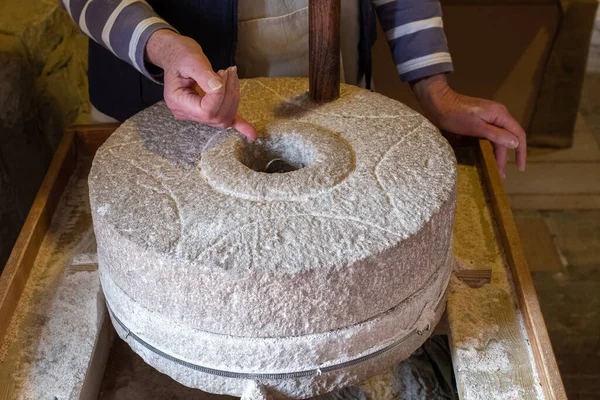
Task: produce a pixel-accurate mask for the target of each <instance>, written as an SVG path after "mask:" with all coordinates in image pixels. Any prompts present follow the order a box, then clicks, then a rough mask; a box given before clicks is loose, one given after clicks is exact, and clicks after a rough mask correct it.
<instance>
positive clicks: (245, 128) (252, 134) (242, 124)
mask: <svg viewBox="0 0 600 400" xmlns="http://www.w3.org/2000/svg"><path fill="white" fill-rule="evenodd" d="M231 126H232V127H233V128H234V129H235V130H237V131H238V132H239V133H241V134H242V135H244V136H246V137H247V138H248V139H252V140H254V139H256V137H257V136H258V134H257V133H256V129H254V127H253V126H252V125H250V124H249V123H248V121H246V120H245V119H244V118H242V117H240V116H239V115H236V116H235V118H234V119H233V124H232V125H231Z"/></svg>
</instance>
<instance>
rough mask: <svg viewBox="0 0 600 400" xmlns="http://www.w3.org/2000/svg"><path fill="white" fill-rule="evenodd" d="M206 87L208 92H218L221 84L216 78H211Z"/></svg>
mask: <svg viewBox="0 0 600 400" xmlns="http://www.w3.org/2000/svg"><path fill="white" fill-rule="evenodd" d="M208 87H209V88H210V90H218V89H221V88H222V87H223V82H221V80H220V79H218V78H211V79H209V80H208Z"/></svg>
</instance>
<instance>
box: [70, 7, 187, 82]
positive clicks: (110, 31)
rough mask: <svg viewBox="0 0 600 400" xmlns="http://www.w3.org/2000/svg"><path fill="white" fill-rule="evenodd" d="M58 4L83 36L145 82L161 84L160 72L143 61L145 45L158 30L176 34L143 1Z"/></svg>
mask: <svg viewBox="0 0 600 400" xmlns="http://www.w3.org/2000/svg"><path fill="white" fill-rule="evenodd" d="M61 4H62V6H63V7H64V9H65V10H67V12H68V13H69V15H71V18H73V20H74V21H75V22H76V23H77V24H78V25H79V27H80V28H81V30H82V31H83V33H85V34H86V35H87V36H89V37H90V38H92V39H93V40H94V41H96V42H97V43H99V44H101V45H102V46H104V47H105V48H106V49H108V50H109V51H111V52H112V53H113V54H115V55H116V56H117V57H119V58H120V59H122V60H124V61H126V62H127V63H129V64H131V65H132V66H133V67H135V68H136V69H137V70H138V71H140V72H141V73H142V74H144V75H145V76H146V77H148V78H149V79H151V80H153V81H154V82H156V83H162V82H161V81H162V72H157V71H156V70H158V68H152V67H151V66H150V65H149V64H148V65H147V63H146V61H145V60H144V53H145V49H146V44H147V43H148V39H149V38H150V36H151V35H152V34H153V33H154V32H156V31H157V30H159V29H171V30H173V31H176V30H175V29H174V28H173V27H172V26H171V25H169V24H168V23H167V22H166V21H165V20H163V19H162V18H160V17H159V16H158V15H157V14H156V13H155V12H154V10H153V9H152V7H150V5H149V4H148V3H146V1H145V0H61ZM149 67H150V69H152V72H151V71H150V70H149Z"/></svg>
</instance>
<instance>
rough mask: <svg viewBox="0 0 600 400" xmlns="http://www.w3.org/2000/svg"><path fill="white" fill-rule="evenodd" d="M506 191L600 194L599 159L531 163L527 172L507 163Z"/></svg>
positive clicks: (511, 193)
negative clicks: (596, 160)
mask: <svg viewBox="0 0 600 400" xmlns="http://www.w3.org/2000/svg"><path fill="white" fill-rule="evenodd" d="M506 176H507V178H506V179H505V181H504V185H505V189H506V193H507V194H509V195H513V194H548V193H553V194H555V193H559V194H578V195H583V194H594V195H600V178H599V177H600V162H565V163H558V162H549V163H530V164H528V165H527V168H526V169H525V171H524V172H521V171H519V170H517V167H516V165H514V164H508V165H507V166H506Z"/></svg>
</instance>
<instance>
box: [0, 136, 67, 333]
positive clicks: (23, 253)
mask: <svg viewBox="0 0 600 400" xmlns="http://www.w3.org/2000/svg"><path fill="white" fill-rule="evenodd" d="M73 138H74V133H73V132H67V133H66V134H65V135H64V136H63V138H62V140H61V142H60V144H59V146H58V149H57V151H56V153H55V155H54V158H53V159H52V162H51V163H50V167H49V168H48V172H47V173H46V176H45V177H44V180H43V182H42V185H41V186H40V189H39V191H38V193H37V196H36V197H35V200H34V201H33V205H32V206H31V210H30V211H29V214H28V215H27V219H26V220H25V224H23V228H22V229H21V233H20V234H19V237H18V238H17V241H16V242H15V246H14V247H13V250H12V252H11V255H10V257H9V259H8V261H7V263H6V266H5V267H4V272H3V273H2V276H0V342H2V340H3V339H4V336H5V334H6V331H7V330H8V327H9V325H10V321H11V319H12V316H13V314H14V312H15V309H16V307H17V304H18V303H19V299H20V297H21V293H22V292H23V289H24V287H25V284H26V283H27V279H28V278H29V274H30V272H31V268H32V266H33V263H34V261H35V258H36V256H37V253H38V250H39V248H40V245H41V243H42V241H43V239H44V236H45V234H46V231H47V230H48V227H49V226H50V222H51V221H52V216H53V214H54V210H55V209H56V206H57V205H58V202H59V200H60V197H61V196H62V193H63V190H64V188H65V186H66V185H67V182H68V181H69V178H70V176H71V173H72V172H73V170H74V169H75V166H76V162H77V154H76V150H75V147H74V146H73Z"/></svg>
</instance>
